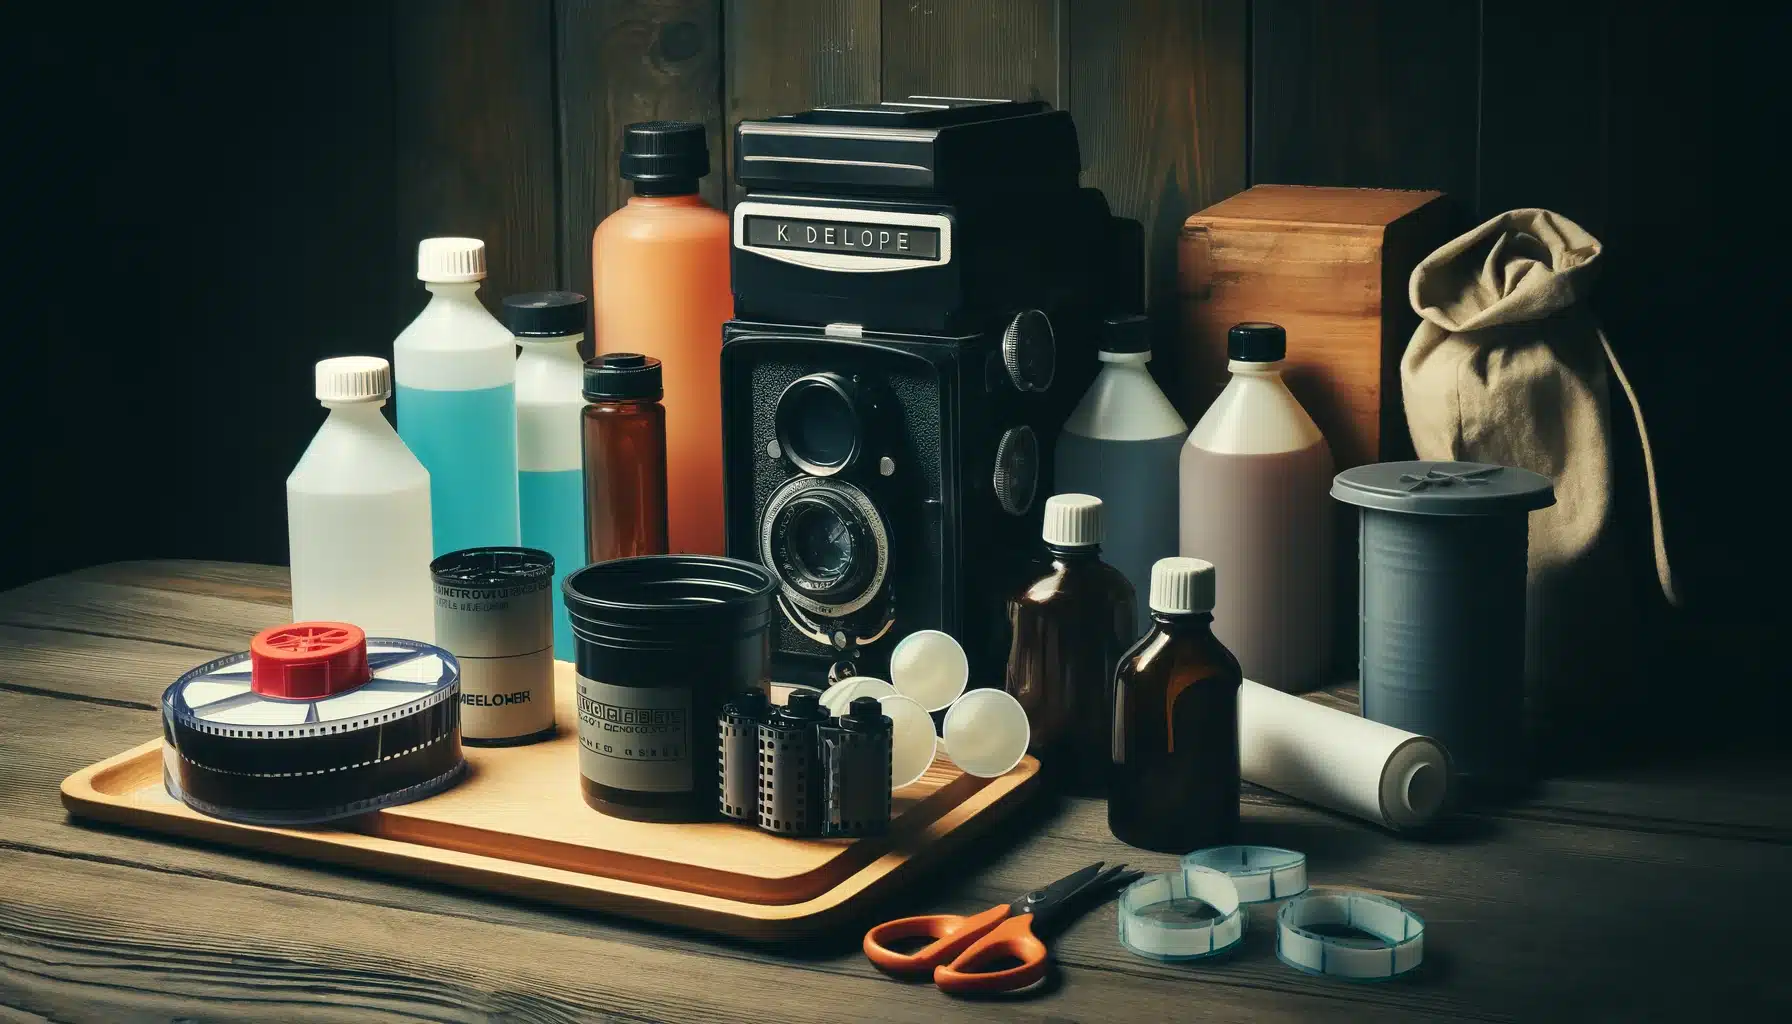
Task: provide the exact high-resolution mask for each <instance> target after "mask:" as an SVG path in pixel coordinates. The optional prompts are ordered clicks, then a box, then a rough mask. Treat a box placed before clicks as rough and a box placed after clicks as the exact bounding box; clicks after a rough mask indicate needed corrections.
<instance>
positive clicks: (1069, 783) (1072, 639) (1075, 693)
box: [1007, 494, 1135, 796]
mask: <svg viewBox="0 0 1792 1024" xmlns="http://www.w3.org/2000/svg"><path fill="white" fill-rule="evenodd" d="M1101 511H1102V506H1101V499H1100V498H1097V497H1095V496H1093V495H1089V494H1058V495H1053V496H1052V497H1051V498H1050V499H1048V500H1047V501H1046V503H1045V528H1044V530H1043V531H1042V532H1043V534H1044V537H1045V546H1046V550H1047V552H1048V553H1049V554H1050V556H1051V570H1050V571H1049V572H1047V573H1046V574H1045V575H1044V576H1041V577H1040V578H1039V579H1037V580H1035V581H1034V582H1033V583H1032V584H1030V585H1028V586H1027V587H1026V588H1025V589H1024V590H1022V591H1021V592H1020V594H1019V595H1017V596H1016V597H1014V598H1013V599H1012V600H1010V601H1009V602H1008V621H1009V624H1010V626H1011V627H1012V630H1013V632H1012V640H1011V642H1010V646H1009V649H1008V673H1007V690H1008V692H1009V693H1010V694H1011V695H1013V697H1014V699H1015V700H1018V701H1019V702H1020V706H1021V707H1023V708H1025V709H1026V712H1027V725H1028V728H1029V729H1030V730H1031V731H1032V738H1031V741H1030V742H1029V744H1028V749H1029V750H1030V751H1031V752H1032V754H1033V756H1035V757H1037V758H1039V761H1040V765H1041V766H1042V768H1043V769H1044V771H1045V773H1046V776H1047V778H1051V779H1054V780H1056V782H1057V783H1058V785H1060V786H1062V787H1064V788H1066V789H1069V790H1071V791H1073V792H1077V793H1082V794H1085V795H1089V796H1100V795H1102V794H1104V793H1106V792H1107V771H1108V733H1109V723H1110V719H1109V715H1110V713H1111V709H1112V708H1113V696H1112V694H1111V692H1110V687H1111V684H1112V682H1113V679H1114V665H1115V663H1116V662H1118V661H1119V659H1120V655H1121V653H1122V652H1124V651H1125V650H1126V648H1127V647H1128V646H1130V645H1131V643H1132V640H1133V635H1134V634H1133V630H1134V628H1135V627H1134V618H1133V608H1134V605H1133V602H1134V600H1135V597H1134V594H1133V589H1132V584H1131V583H1129V582H1127V580H1126V575H1125V574H1124V573H1122V572H1121V571H1120V570H1118V569H1116V568H1114V567H1113V566H1111V565H1109V564H1107V563H1106V562H1104V561H1102V560H1101Z"/></svg>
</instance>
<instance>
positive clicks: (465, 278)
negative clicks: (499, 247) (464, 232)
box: [417, 238, 485, 284]
mask: <svg viewBox="0 0 1792 1024" xmlns="http://www.w3.org/2000/svg"><path fill="white" fill-rule="evenodd" d="M417 280H419V281H429V282H431V283H434V284H466V283H467V282H469V281H483V280H485V243H484V242H482V241H480V240H479V239H477V238H425V239H424V240H423V241H421V242H418V243H417Z"/></svg>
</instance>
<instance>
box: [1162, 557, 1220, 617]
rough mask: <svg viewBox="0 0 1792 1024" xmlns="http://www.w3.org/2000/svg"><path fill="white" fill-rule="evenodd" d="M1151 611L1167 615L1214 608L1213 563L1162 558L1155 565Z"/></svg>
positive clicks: (1193, 559) (1192, 559) (1199, 560)
mask: <svg viewBox="0 0 1792 1024" xmlns="http://www.w3.org/2000/svg"><path fill="white" fill-rule="evenodd" d="M1151 610H1152V611H1154V612H1163V613H1164V614H1165V615H1191V614H1195V613H1197V612H1210V611H1213V563H1212V562H1204V561H1202V560H1201V559H1199V558H1160V559H1158V560H1157V564H1156V565H1153V566H1152V567H1151Z"/></svg>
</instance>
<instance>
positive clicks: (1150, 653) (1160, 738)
mask: <svg viewBox="0 0 1792 1024" xmlns="http://www.w3.org/2000/svg"><path fill="white" fill-rule="evenodd" d="M1214 575H1215V574H1214V567H1213V566H1212V565H1211V564H1210V563H1207V562H1204V561H1202V560H1200V559H1198V558H1165V559H1163V560H1161V561H1159V562H1158V563H1157V564H1156V565H1154V566H1152V568H1151V618H1152V620H1153V625H1152V628H1151V632H1149V633H1146V634H1145V636H1144V637H1143V638H1141V639H1140V640H1139V642H1138V643H1137V644H1135V645H1133V648H1132V649H1131V650H1129V651H1127V652H1126V654H1125V656H1124V657H1122V658H1121V659H1120V667H1119V669H1118V670H1117V671H1116V672H1115V673H1114V711H1113V722H1114V729H1113V779H1112V784H1111V787H1110V789H1109V792H1108V828H1109V830H1110V831H1112V832H1113V833H1114V837H1115V838H1117V839H1119V840H1120V841H1121V842H1123V843H1126V844H1127V845H1129V846H1137V847H1139V848H1141V849H1145V850H1159V851H1162V852H1164V853H1187V852H1189V851H1190V850H1197V849H1200V848H1202V847H1204V846H1218V845H1222V844H1226V843H1231V842H1233V841H1234V839H1235V837H1236V835H1237V832H1238V690H1239V687H1240V686H1241V685H1242V684H1243V683H1244V676H1243V674H1242V673H1240V672H1239V669H1238V659H1236V658H1234V657H1232V652H1230V651H1228V650H1226V648H1225V645H1223V644H1221V643H1220V642H1219V640H1217V639H1215V638H1214V635H1213V629H1212V625H1213V621H1214V616H1213V614H1212V612H1213V598H1214Z"/></svg>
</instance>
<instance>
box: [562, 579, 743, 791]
mask: <svg viewBox="0 0 1792 1024" xmlns="http://www.w3.org/2000/svg"><path fill="white" fill-rule="evenodd" d="M561 589H562V593H563V597H564V599H565V601H566V609H567V612H568V614H569V616H570V618H571V619H572V632H573V641H574V650H575V655H576V659H577V665H578V697H579V701H578V717H579V776H580V778H579V785H580V788H581V789H582V790H583V792H584V794H585V802H586V803H588V804H590V805H591V806H592V807H595V808H596V809H598V810H599V811H602V812H604V813H605V814H610V815H614V816H616V817H621V818H633V819H637V820H643V821H702V820H706V819H713V818H715V817H716V809H717V807H718V806H719V799H720V797H719V791H718V786H717V778H718V775H719V772H718V771H717V767H718V765H717V758H716V757H714V756H713V755H712V754H711V753H710V749H711V748H710V741H711V737H712V736H714V735H715V734H714V733H713V732H711V730H712V729H713V728H714V727H715V726H714V723H715V722H716V721H717V720H718V716H719V715H720V713H721V710H722V704H723V703H724V702H725V701H727V700H728V699H730V698H731V697H733V696H734V695H736V694H739V693H741V692H743V691H746V690H758V691H759V692H761V693H765V692H766V688H767V684H768V679H769V677H770V669H771V621H772V595H773V593H774V592H775V591H776V590H777V582H776V581H775V580H774V579H773V578H772V576H771V574H770V573H768V572H766V570H765V569H763V568H761V567H760V566H757V565H754V564H753V563H751V562H743V561H740V560H738V559H732V558H715V557H711V556H707V555H647V556H643V557H640V558H620V559H616V560H614V561H609V562H599V563H597V564H595V565H588V566H586V567H585V568H583V569H580V570H579V571H578V572H575V573H572V574H571V575H569V576H567V577H566V581H565V582H564V583H563V584H562V585H561Z"/></svg>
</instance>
